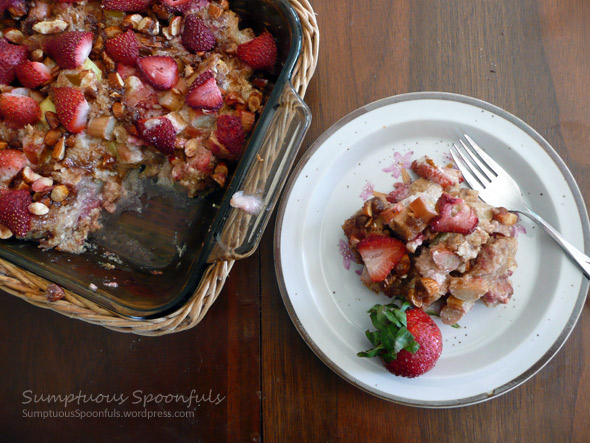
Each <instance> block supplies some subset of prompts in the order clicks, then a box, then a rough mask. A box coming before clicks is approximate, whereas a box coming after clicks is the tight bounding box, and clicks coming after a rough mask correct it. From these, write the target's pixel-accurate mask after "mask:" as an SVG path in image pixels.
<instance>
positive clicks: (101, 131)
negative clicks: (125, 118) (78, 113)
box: [86, 115, 117, 140]
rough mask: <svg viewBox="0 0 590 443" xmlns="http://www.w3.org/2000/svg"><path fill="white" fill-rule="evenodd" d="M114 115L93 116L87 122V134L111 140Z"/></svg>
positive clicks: (114, 121)
mask: <svg viewBox="0 0 590 443" xmlns="http://www.w3.org/2000/svg"><path fill="white" fill-rule="evenodd" d="M116 122H117V120H116V119H115V117H113V116H110V115H105V116H102V117H95V118H93V119H92V120H90V121H89V122H88V129H87V130H86V132H87V134H88V135H91V136H92V137H97V138H102V139H104V140H112V136H113V129H115V123H116Z"/></svg>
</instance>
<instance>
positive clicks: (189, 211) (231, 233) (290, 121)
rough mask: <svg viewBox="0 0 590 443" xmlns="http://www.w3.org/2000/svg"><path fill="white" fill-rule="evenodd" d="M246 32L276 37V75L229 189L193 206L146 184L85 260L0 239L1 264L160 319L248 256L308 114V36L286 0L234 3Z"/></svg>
mask: <svg viewBox="0 0 590 443" xmlns="http://www.w3.org/2000/svg"><path fill="white" fill-rule="evenodd" d="M230 8H231V9H232V10H233V11H235V12H237V13H238V14H239V15H240V17H241V22H240V23H241V26H242V27H251V28H253V29H254V30H255V31H256V33H257V34H259V33H260V32H262V31H263V30H264V29H265V28H266V29H268V30H269V31H270V32H271V33H272V35H273V36H274V37H275V39H276V41H277V46H278V52H279V65H280V69H277V72H278V74H276V75H275V76H273V77H272V78H271V81H270V86H271V87H270V88H268V91H269V92H268V93H267V97H266V104H265V108H264V110H263V112H262V114H261V116H260V117H259V119H258V121H257V123H256V127H255V128H254V130H253V132H252V134H251V135H250V137H249V140H248V141H247V144H246V148H245V150H244V154H243V156H242V159H241V160H240V162H239V163H238V165H237V166H236V167H235V170H234V172H233V176H232V178H231V181H230V183H229V185H228V186H227V188H226V189H221V190H218V191H216V192H214V193H212V194H209V195H208V196H206V197H199V198H192V199H191V198H188V197H187V196H186V195H184V193H183V191H181V190H178V191H172V190H165V189H163V188H161V187H159V186H157V185H155V184H153V183H151V182H149V181H145V182H144V183H143V184H144V192H143V195H142V196H141V202H142V208H141V212H138V211H127V212H122V213H121V214H120V215H117V216H111V215H106V214H105V215H103V217H102V219H101V221H102V223H103V225H104V227H103V229H102V230H100V231H98V232H96V233H94V234H93V235H92V236H91V238H90V239H89V242H90V244H91V247H90V248H89V250H88V251H87V252H85V253H84V254H80V255H72V254H68V253H62V252H58V251H54V250H50V251H43V250H41V249H39V248H38V246H37V245H36V244H34V243H30V242H23V241H18V240H8V241H2V242H1V243H0V257H2V258H4V259H6V260H8V261H10V262H12V263H14V264H16V265H18V266H20V267H21V268H24V269H26V270H28V271H31V272H33V273H35V274H37V275H40V276H41V277H44V278H46V279H47V280H50V281H52V282H55V283H57V284H58V285H61V286H63V287H64V288H67V289H69V290H71V291H73V292H75V293H76V294H78V295H80V296H82V297H84V298H87V299H88V300H90V301H92V302H94V303H96V304H98V305H100V306H102V307H104V308H106V309H108V310H110V311H112V312H115V313H117V314H119V315H123V316H126V317H131V318H137V319H150V318H158V317H162V316H164V315H166V314H168V313H170V312H173V311H175V310H177V309H179V308H180V307H181V306H182V305H183V304H184V303H185V302H186V301H187V300H188V299H189V298H190V297H191V295H193V294H194V292H195V291H196V290H197V288H198V287H199V284H200V283H201V280H202V279H203V276H204V274H205V270H206V269H207V267H208V266H209V264H210V263H212V262H214V261H217V260H229V259H238V258H242V257H246V256H248V255H250V254H251V253H252V252H254V250H255V249H256V247H257V246H258V242H259V240H260V237H261V235H262V232H263V230H264V228H265V227H266V224H267V222H268V219H269V217H270V214H271V212H272V210H273V208H274V206H275V204H276V201H277V198H278V195H279V193H280V190H281V188H282V186H283V185H284V182H285V180H286V176H287V173H288V171H289V169H290V167H291V166H292V164H293V161H294V159H295V156H296V153H297V149H298V148H299V145H300V144H301V141H302V140H303V137H304V135H305V133H306V131H307V129H308V127H309V124H310V122H311V113H310V111H309V108H308V107H307V106H306V105H305V103H304V102H303V101H302V99H301V98H300V97H299V96H298V95H297V93H296V92H295V91H294V89H293V87H292V85H291V76H292V73H293V69H294V66H295V63H296V61H297V59H298V57H299V54H300V51H301V42H302V31H301V24H300V22H299V18H298V16H297V13H296V12H295V11H294V9H293V8H292V7H291V5H290V4H289V2H288V1H287V0H274V1H270V0H235V1H230ZM238 191H243V192H244V193H245V194H247V195H254V196H256V197H257V198H259V199H260V200H262V202H263V209H262V211H260V212H259V213H258V214H257V215H250V214H247V213H245V212H243V211H241V210H238V209H235V208H233V207H231V206H230V200H231V197H232V195H234V194H235V193H236V192H238Z"/></svg>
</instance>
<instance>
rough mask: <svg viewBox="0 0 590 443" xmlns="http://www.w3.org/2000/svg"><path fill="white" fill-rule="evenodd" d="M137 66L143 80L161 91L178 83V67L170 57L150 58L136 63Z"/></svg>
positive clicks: (141, 59)
mask: <svg viewBox="0 0 590 443" xmlns="http://www.w3.org/2000/svg"><path fill="white" fill-rule="evenodd" d="M137 66H138V67H139V70H140V72H141V74H142V75H143V77H144V78H145V80H146V81H147V82H148V83H149V84H150V85H152V86H153V87H154V88H156V89H159V90H161V91H165V90H167V89H170V88H172V87H173V86H174V85H176V83H178V80H179V78H180V77H179V76H178V65H177V64H176V61H175V60H174V59H173V58H172V57H168V56H158V55H156V56H150V57H143V58H140V59H139V60H138V61H137Z"/></svg>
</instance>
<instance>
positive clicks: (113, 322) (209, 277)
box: [0, 0, 320, 335]
mask: <svg viewBox="0 0 590 443" xmlns="http://www.w3.org/2000/svg"><path fill="white" fill-rule="evenodd" d="M290 3H291V5H292V6H293V8H294V9H295V11H296V12H297V14H298V15H299V18H300V20H301V25H302V28H303V48H302V52H301V56H300V58H299V60H298V61H297V64H296V66H295V70H294V72H293V76H292V83H293V87H294V88H295V90H296V91H297V92H298V93H299V95H300V96H301V97H303V96H304V95H305V91H306V90H307V85H308V84H309V81H310V80H311V77H312V76H313V73H314V71H315V68H316V63H317V57H318V51H319V38H320V37H319V30H318V25H317V22H316V17H315V13H314V11H313V8H312V7H311V5H310V4H309V2H308V1H307V0H290ZM233 264H234V261H233V260H231V261H221V262H216V263H214V264H211V265H210V266H209V268H208V269H207V271H206V272H205V274H204V276H203V279H202V281H201V284H200V286H199V288H198V289H197V291H196V292H195V294H194V295H193V296H192V297H191V298H190V300H189V301H188V302H187V303H186V304H185V305H184V306H183V307H182V308H180V309H179V310H178V311H176V312H173V313H172V314H169V315H167V316H166V317H162V318H157V319H153V320H141V321H140V320H132V319H129V318H125V317H121V316H118V315H116V314H114V313H112V312H110V311H107V310H105V309H103V308H101V307H100V306H98V305H96V304H95V303H92V302H90V301H88V300H86V299H85V298H83V297H80V296H78V295H77V294H75V293H73V292H71V291H65V297H64V298H63V299H61V300H58V301H55V302H49V301H48V300H47V297H46V296H45V290H46V289H47V287H48V286H49V285H50V284H51V282H50V281H48V280H45V279H44V278H41V277H39V276H37V275H35V274H33V273H30V272H28V271H25V270H23V269H21V268H19V267H18V266H15V265H14V264H12V263H10V262H7V261H6V260H2V259H0V289H1V290H3V291H5V292H7V293H9V294H12V295H14V296H16V297H19V298H21V299H23V300H25V301H27V302H29V303H31V304H33V305H35V306H39V307H41V308H46V309H51V310H53V311H56V312H59V313H60V314H63V315H66V316H68V317H71V318H77V319H79V320H83V321H85V322H88V323H93V324H96V325H101V326H104V327H105V328H109V329H112V330H114V331H119V332H131V333H134V334H138V335H164V334H170V333H173V332H179V331H184V330H185V329H189V328H192V327H193V326H195V325H197V324H198V323H199V322H200V321H201V319H202V318H203V317H204V316H205V314H206V313H207V311H208V310H209V308H210V307H211V305H212V304H213V303H214V302H215V300H216V299H217V296H218V295H219V293H220V292H221V289H222V288H223V285H224V283H225V279H226V278H227V276H228V275H229V272H230V271H231V268H232V266H233Z"/></svg>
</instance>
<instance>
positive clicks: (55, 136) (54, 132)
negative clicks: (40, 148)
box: [43, 129, 61, 146]
mask: <svg viewBox="0 0 590 443" xmlns="http://www.w3.org/2000/svg"><path fill="white" fill-rule="evenodd" d="M60 138H61V131H60V130H59V129H50V130H49V131H47V134H45V138H44V139H43V142H44V143H45V144H46V145H47V146H55V144H56V143H57V142H58V141H59V139H60Z"/></svg>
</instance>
